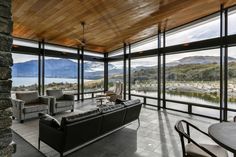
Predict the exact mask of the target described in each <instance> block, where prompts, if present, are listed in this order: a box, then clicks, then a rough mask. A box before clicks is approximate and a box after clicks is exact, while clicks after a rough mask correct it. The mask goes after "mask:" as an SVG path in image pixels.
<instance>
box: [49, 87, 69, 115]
mask: <svg viewBox="0 0 236 157" xmlns="http://www.w3.org/2000/svg"><path fill="white" fill-rule="evenodd" d="M46 93H47V96H49V97H50V99H51V101H50V114H51V115H55V114H56V113H59V112H63V111H67V110H71V112H73V111H74V95H70V94H63V92H62V90H47V91H46Z"/></svg>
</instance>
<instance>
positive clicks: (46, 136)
mask: <svg viewBox="0 0 236 157" xmlns="http://www.w3.org/2000/svg"><path fill="white" fill-rule="evenodd" d="M63 138H64V133H63V132H62V131H61V130H60V129H56V128H53V127H51V126H50V125H48V124H46V123H44V121H42V120H39V140H41V141H43V142H45V143H46V144H48V145H49V146H51V147H52V148H54V149H56V150H57V151H59V152H61V151H63V145H64V143H63V141H64V140H63Z"/></svg>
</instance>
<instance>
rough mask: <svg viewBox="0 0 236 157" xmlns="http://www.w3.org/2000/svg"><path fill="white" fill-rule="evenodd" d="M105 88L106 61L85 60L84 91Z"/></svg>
mask: <svg viewBox="0 0 236 157" xmlns="http://www.w3.org/2000/svg"><path fill="white" fill-rule="evenodd" d="M102 90H104V63H103V62H94V61H85V62H84V92H85V93H86V92H94V91H102Z"/></svg>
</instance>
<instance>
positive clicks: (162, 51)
mask: <svg viewBox="0 0 236 157" xmlns="http://www.w3.org/2000/svg"><path fill="white" fill-rule="evenodd" d="M230 8H232V7H230ZM228 9H229V8H223V5H222V6H221V11H220V12H216V13H214V14H212V15H210V16H207V17H204V18H202V19H201V20H205V19H206V18H207V19H209V17H216V16H219V13H220V29H221V35H220V37H217V38H213V39H207V40H201V41H195V42H191V43H187V44H186V43H184V44H179V45H174V46H168V47H166V32H163V33H162V35H163V47H159V46H158V48H157V49H151V50H146V51H140V52H135V53H131V54H129V56H128V59H130V58H131V59H134V58H145V57H151V56H155V55H156V54H157V55H158V67H159V68H160V67H161V66H160V65H159V62H160V61H161V60H160V59H159V58H161V57H160V56H162V59H163V66H162V70H163V74H162V83H163V87H162V89H163V98H161V97H160V95H159V93H160V90H161V89H160V84H161V83H160V82H161V79H159V78H160V77H158V92H157V93H158V95H157V98H154V97H148V96H143V95H135V94H131V93H130V90H129V91H128V95H129V96H136V97H141V98H142V97H143V98H144V100H143V102H144V103H145V104H146V105H147V106H153V107H157V109H158V110H159V109H160V108H163V109H168V110H174V111H179V110H176V109H171V108H168V107H166V102H175V103H180V104H184V105H188V111H187V112H184V111H179V112H184V113H188V114H193V115H198V116H202V117H207V118H212V119H217V120H220V121H227V120H228V119H227V112H228V111H233V112H235V111H236V110H234V109H229V108H228V105H227V97H228V95H227V88H228V82H227V79H228V46H235V45H236V35H230V36H228V33H227V31H228V26H227V24H228ZM196 22H199V19H198V20H196V21H194V22H191V23H194V24H195V23H196ZM187 25H189V24H187ZM179 28H182V26H181V27H178V28H177V29H179ZM172 31H173V30H170V31H167V33H169V32H172ZM159 35H160V33H159V34H158V36H159ZM158 38H159V37H158ZM144 40H146V39H144ZM159 41H160V40H158V45H161V44H160V43H159ZM138 42H139V41H138ZM216 48H218V49H220V50H221V53H220V56H221V57H220V58H221V62H220V73H221V74H220V75H221V79H220V86H221V89H220V93H221V94H220V100H221V101H220V107H212V106H210V105H202V104H196V103H194V104H193V103H188V102H183V101H175V100H168V99H166V98H165V93H166V91H165V82H166V81H165V64H166V55H169V54H178V53H186V52H193V51H200V50H209V49H216ZM124 57H126V58H124ZM126 59H127V56H124V55H117V56H113V57H109V58H108V61H109V62H114V61H121V60H124V61H125V60H126ZM159 68H158V69H159ZM157 73H158V76H160V71H159V70H158V72H157ZM129 77H130V76H129ZM147 98H150V99H155V100H157V102H158V103H157V105H151V104H147ZM160 100H162V103H163V104H162V106H160ZM193 106H197V107H203V108H211V109H216V110H219V111H220V117H210V116H207V115H201V114H197V113H193V110H192V107H193Z"/></svg>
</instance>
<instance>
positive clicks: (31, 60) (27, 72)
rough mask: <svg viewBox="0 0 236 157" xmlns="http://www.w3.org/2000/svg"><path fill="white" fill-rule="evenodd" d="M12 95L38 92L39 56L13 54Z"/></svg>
mask: <svg viewBox="0 0 236 157" xmlns="http://www.w3.org/2000/svg"><path fill="white" fill-rule="evenodd" d="M12 58H13V63H14V65H13V67H12V94H13V97H14V93H16V92H22V91H37V90H38V56H37V55H28V54H27V55H26V54H16V53H13V54H12Z"/></svg>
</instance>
